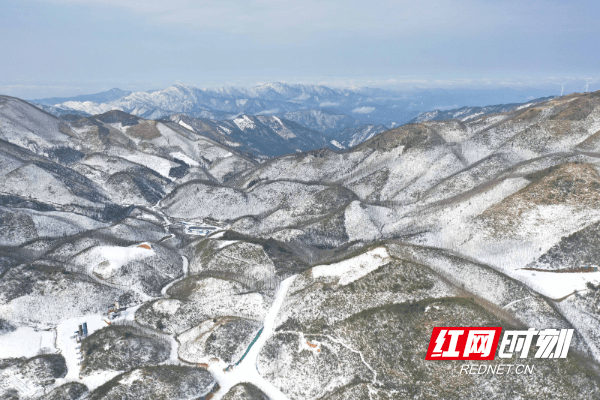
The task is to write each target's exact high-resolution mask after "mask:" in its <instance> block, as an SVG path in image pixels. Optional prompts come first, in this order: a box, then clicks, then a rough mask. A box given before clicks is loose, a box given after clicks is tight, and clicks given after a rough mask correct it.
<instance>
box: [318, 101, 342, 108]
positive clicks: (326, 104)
mask: <svg viewBox="0 0 600 400" xmlns="http://www.w3.org/2000/svg"><path fill="white" fill-rule="evenodd" d="M339 105H340V103H336V102H333V101H324V102H322V103H321V104H319V107H335V106H339Z"/></svg>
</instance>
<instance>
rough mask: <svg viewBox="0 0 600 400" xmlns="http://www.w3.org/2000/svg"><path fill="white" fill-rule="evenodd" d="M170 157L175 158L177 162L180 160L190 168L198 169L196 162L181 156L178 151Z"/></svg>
mask: <svg viewBox="0 0 600 400" xmlns="http://www.w3.org/2000/svg"><path fill="white" fill-rule="evenodd" d="M171 157H173V158H176V159H178V160H181V161H183V162H184V163H186V164H187V165H191V166H192V167H199V166H200V164H199V163H198V162H197V161H196V160H194V159H192V158H190V157H188V156H187V155H185V154H183V153H182V152H180V151H177V152H174V153H171Z"/></svg>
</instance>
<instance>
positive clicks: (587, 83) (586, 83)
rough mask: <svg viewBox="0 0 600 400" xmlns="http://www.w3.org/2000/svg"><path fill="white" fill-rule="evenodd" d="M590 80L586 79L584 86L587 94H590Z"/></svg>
mask: <svg viewBox="0 0 600 400" xmlns="http://www.w3.org/2000/svg"><path fill="white" fill-rule="evenodd" d="M588 79H589V78H585V85H584V86H583V89H584V90H585V93H587V92H588V89H589V86H590V82H588Z"/></svg>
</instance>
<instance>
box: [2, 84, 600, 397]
mask: <svg viewBox="0 0 600 400" xmlns="http://www.w3.org/2000/svg"><path fill="white" fill-rule="evenodd" d="M261 90H264V92H263V94H264V96H265V97H270V98H271V99H274V100H268V101H278V100H277V99H278V98H279V97H278V96H292V95H297V92H290V90H291V89H289V88H288V87H287V86H277V85H273V86H268V87H265V88H262V89H261ZM294 90H296V89H294ZM298 90H301V88H298ZM301 93H308V89H306V90H305V91H304V92H301ZM309 94H310V93H309ZM224 95H229V94H228V93H225V94H224ZM311 95H312V94H311ZM265 101H267V100H265ZM170 115H171V117H170V119H162V120H149V119H144V118H142V117H140V116H137V115H131V114H128V113H125V112H123V111H114V110H113V111H108V112H105V113H103V114H99V115H94V116H88V117H81V116H70V117H63V118H57V117H54V116H52V115H50V114H48V113H46V112H44V111H42V110H40V109H38V108H36V107H34V106H32V105H31V104H29V103H27V102H24V101H21V100H19V99H15V98H11V97H6V96H1V97H0V221H1V223H0V233H1V235H0V241H1V243H0V397H2V398H18V399H93V400H95V399H106V400H108V399H110V400H112V399H115V400H116V399H128V400H129V399H131V400H133V399H153V398H166V399H177V400H179V399H181V400H183V399H190V398H193V399H198V398H204V399H207V398H212V399H261V400H264V399H268V398H270V399H301V400H325V399H365V400H367V399H412V398H434V397H435V398H461V399H462V398H466V399H470V400H476V399H480V398H482V397H490V398H492V397H494V398H498V399H502V400H509V399H513V398H515V396H516V397H521V398H539V397H540V396H542V397H543V396H546V395H547V394H548V393H550V395H549V396H551V397H552V398H557V399H564V400H567V399H593V398H598V397H599V396H600V381H599V380H598V378H597V376H596V374H595V372H594V371H595V370H596V369H597V368H598V366H599V365H600V341H599V340H598V332H599V331H600V322H599V321H600V290H599V289H600V272H598V270H597V269H598V268H600V261H599V260H598V246H599V244H600V234H598V226H600V157H599V154H600V92H596V93H586V94H572V95H569V96H564V97H560V98H555V99H550V100H548V101H545V102H540V103H536V104H532V105H529V106H527V107H523V108H519V107H517V108H515V109H513V110H510V111H507V112H502V113H500V114H487V115H483V116H479V117H475V118H472V119H468V120H465V121H459V120H457V119H453V120H445V121H427V122H422V123H415V124H408V125H404V126H401V127H398V128H395V129H391V130H386V131H384V132H382V133H378V134H375V135H374V136H371V135H372V134H373V133H374V132H376V131H377V130H378V129H381V127H378V126H372V127H369V128H364V129H363V130H360V131H358V130H356V129H358V128H359V127H348V128H346V129H348V130H354V131H351V133H348V134H347V135H346V137H347V138H348V139H347V140H351V138H353V137H355V136H356V135H362V136H360V140H362V139H365V140H364V141H363V142H362V143H360V144H358V145H356V146H354V147H352V148H349V149H342V148H338V149H336V150H332V149H328V148H322V149H316V150H311V151H308V152H297V153H292V154H286V155H283V156H278V157H273V158H270V159H268V160H265V161H264V162H261V163H257V162H255V161H254V160H252V159H251V158H249V157H247V156H246V155H245V154H244V153H246V152H248V151H252V147H251V146H250V144H248V143H252V142H250V141H248V140H246V139H244V140H243V141H242V139H240V138H242V137H243V136H242V135H244V134H248V135H250V136H252V135H258V136H260V135H262V138H261V140H262V142H261V143H266V142H267V140H275V139H277V138H280V139H281V141H278V142H276V144H277V145H281V146H284V145H285V146H292V147H293V144H292V143H293V140H294V139H295V138H294V137H292V133H293V132H291V131H290V129H291V128H290V127H292V126H294V124H295V122H292V121H289V120H285V119H284V118H281V117H277V116H267V115H262V116H256V115H254V116H251V115H247V114H242V115H239V116H236V117H235V118H233V119H230V120H227V121H214V120H205V119H201V118H192V117H189V116H187V115H182V114H181V113H180V114H179V115H172V114H170ZM225 128H227V129H230V130H231V132H227V130H226V129H225ZM303 129H307V128H303ZM234 133H235V135H237V136H235V137H232V136H234ZM317 133H318V132H316V131H310V132H307V135H308V136H307V137H310V135H312V134H317ZM309 134H310V135H309ZM318 134H319V136H318V137H321V138H322V137H323V136H322V135H323V134H322V133H318ZM369 136H371V137H370V138H368V139H367V137H369ZM269 138H270V139H269ZM328 138H330V137H329V136H328ZM234 139H235V140H234ZM280 139H277V140H280ZM339 139H341V138H339ZM315 140H316V139H315ZM330 140H335V139H330ZM357 140H358V139H357ZM227 141H228V142H227ZM338 143H339V144H340V146H341V147H346V146H342V143H341V142H338ZM83 323H85V324H86V325H85V326H86V328H85V332H84V328H83ZM80 325H81V328H79V326H80ZM435 326H495V327H502V328H503V329H505V330H507V329H510V330H513V329H515V328H516V329H523V330H527V329H528V328H535V329H536V330H539V329H546V328H548V329H574V330H575V334H574V335H573V336H572V340H571V342H570V347H569V352H568V356H567V357H566V358H552V359H540V358H538V359H535V358H533V354H535V351H536V350H537V346H539V344H536V343H538V341H537V339H536V338H534V340H533V341H532V348H531V351H530V353H529V354H528V358H527V359H526V360H524V359H521V358H513V359H502V360H500V359H495V360H493V361H489V364H486V365H496V366H498V365H500V364H501V363H502V364H504V365H508V364H510V365H516V364H522V363H531V365H534V366H535V371H534V373H532V374H517V373H512V374H511V373H506V374H504V375H502V377H501V379H495V378H497V377H495V376H490V375H489V374H473V375H468V376H466V377H468V378H469V379H466V378H465V379H462V378H461V377H460V373H459V371H460V368H461V366H462V365H464V364H465V363H467V364H468V365H474V366H475V365H480V363H481V362H477V361H474V362H473V364H469V363H470V362H469V361H444V362H429V361H426V360H425V354H426V352H427V347H428V344H429V342H430V338H431V329H432V327H435ZM457 377H458V378H460V379H458V378H457ZM507 387H509V388H518V390H517V389H515V390H517V391H506V388H507ZM541 388H543V390H542V389H541ZM517 392H518V393H517ZM546 397H548V396H546Z"/></svg>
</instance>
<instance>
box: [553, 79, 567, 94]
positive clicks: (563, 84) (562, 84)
mask: <svg viewBox="0 0 600 400" xmlns="http://www.w3.org/2000/svg"><path fill="white" fill-rule="evenodd" d="M567 82H569V81H565V83H567ZM565 83H556V85H559V86H560V95H561V97H562V95H563V92H564V91H565Z"/></svg>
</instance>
